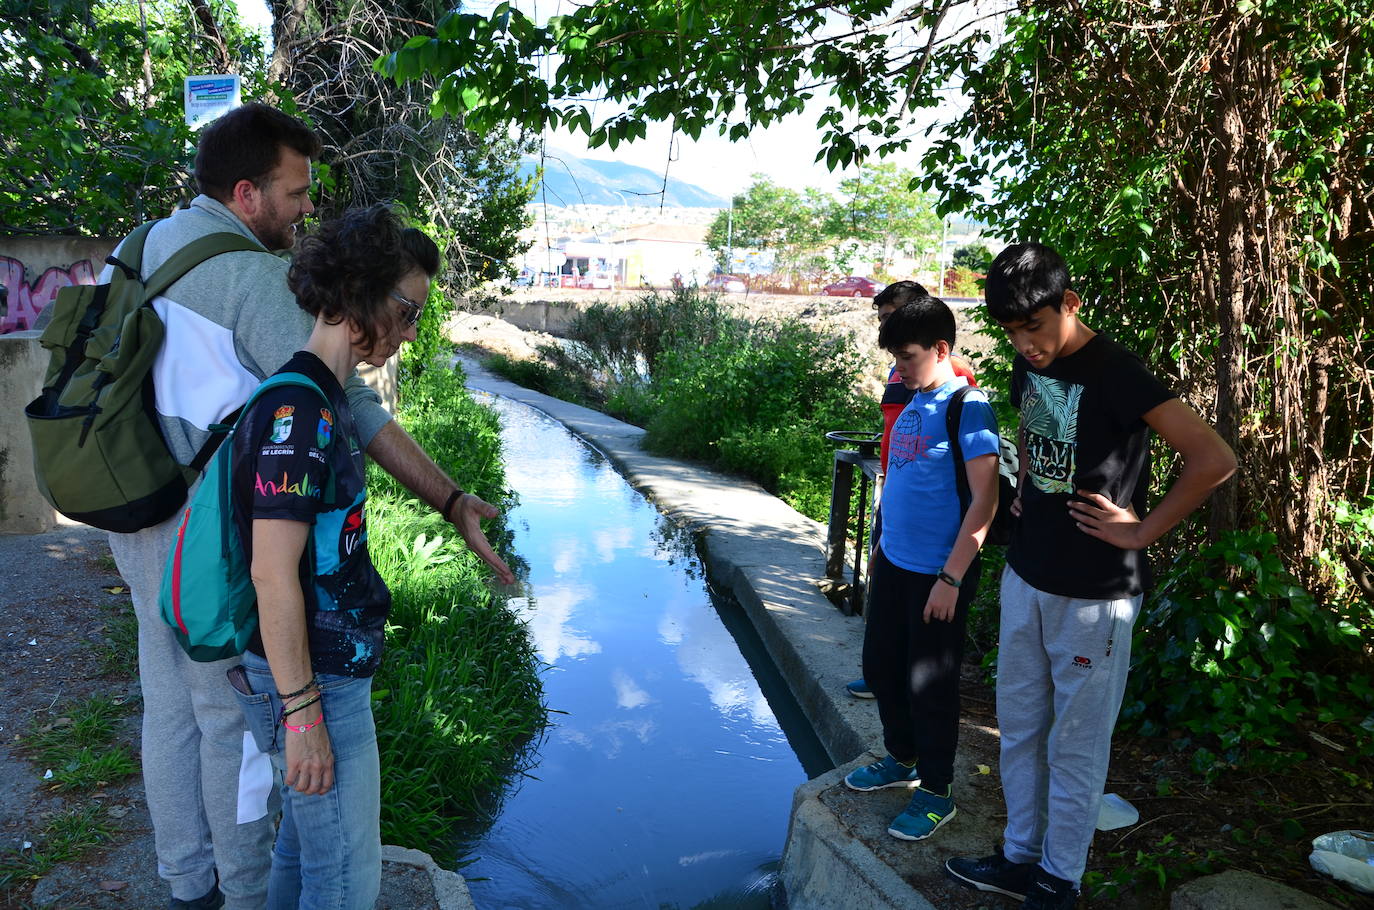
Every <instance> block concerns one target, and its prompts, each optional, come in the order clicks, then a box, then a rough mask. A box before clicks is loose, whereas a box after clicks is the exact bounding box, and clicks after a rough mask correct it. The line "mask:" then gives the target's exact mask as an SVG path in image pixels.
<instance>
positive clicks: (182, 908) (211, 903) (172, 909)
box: [167, 885, 224, 910]
mask: <svg viewBox="0 0 1374 910" xmlns="http://www.w3.org/2000/svg"><path fill="white" fill-rule="evenodd" d="M223 906H224V894H223V893H221V892H220V890H219V885H216V886H215V887H213V888H211V889H210V893H209V894H205V895H203V896H201V897H198V898H196V899H195V900H193V901H183V900H177V899H176V898H175V897H174V898H172V899H171V901H170V902H168V904H167V908H168V910H219V908H220V907H223Z"/></svg>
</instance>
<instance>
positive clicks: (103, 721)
mask: <svg viewBox="0 0 1374 910" xmlns="http://www.w3.org/2000/svg"><path fill="white" fill-rule="evenodd" d="M129 710H130V708H129V705H127V704H116V703H115V701H114V699H112V698H110V697H108V696H104V695H97V696H94V697H92V698H89V699H87V700H85V701H83V702H78V703H76V704H74V705H71V706H69V707H68V708H67V710H66V713H65V714H64V715H63V716H62V717H61V718H58V722H54V723H50V724H44V725H42V726H40V727H36V728H35V729H34V730H33V732H31V733H30V734H29V735H28V736H27V737H25V738H24V743H23V744H24V748H25V750H26V751H27V752H28V753H29V754H30V755H31V756H32V757H33V759H34V760H35V761H36V762H38V763H40V764H42V765H43V766H44V767H45V768H48V769H51V770H52V772H53V776H52V786H53V787H54V789H58V790H66V791H87V790H94V789H97V788H99V787H103V786H105V785H107V784H111V783H114V782H116V781H120V780H123V779H124V778H126V777H130V776H132V775H134V774H137V773H138V761H137V760H136V759H135V757H134V754H133V752H132V750H131V749H130V748H129V747H128V746H127V745H125V744H124V743H121V742H116V741H115V738H116V734H117V732H118V727H119V724H120V720H121V718H122V717H123V716H124V715H125V714H127V713H128V712H129Z"/></svg>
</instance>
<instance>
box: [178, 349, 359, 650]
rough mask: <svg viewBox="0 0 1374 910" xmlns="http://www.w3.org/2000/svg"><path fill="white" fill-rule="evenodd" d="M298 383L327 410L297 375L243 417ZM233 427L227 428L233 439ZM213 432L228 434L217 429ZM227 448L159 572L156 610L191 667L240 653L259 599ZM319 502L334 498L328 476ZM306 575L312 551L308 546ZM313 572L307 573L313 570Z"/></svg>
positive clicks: (283, 378)
mask: <svg viewBox="0 0 1374 910" xmlns="http://www.w3.org/2000/svg"><path fill="white" fill-rule="evenodd" d="M283 385H297V386H303V387H306V388H311V389H314V390H315V391H316V392H317V393H318V394H319V396H320V398H322V399H323V400H324V401H325V404H326V405H328V402H329V399H328V398H326V397H325V394H324V392H323V391H322V390H321V389H320V387H319V386H318V385H316V384H315V383H314V382H312V381H311V380H310V378H309V377H307V376H305V375H303V374H301V373H277V374H275V375H273V376H271V377H269V378H268V379H267V381H266V382H264V383H263V384H262V385H260V386H258V389H257V391H255V392H254V393H253V395H252V397H251V398H249V399H248V402H247V404H245V405H244V406H243V414H246V413H247V412H248V409H249V407H250V406H251V405H252V404H253V402H254V401H256V400H257V399H258V397H259V396H260V395H262V393H263V392H266V391H267V390H268V389H271V388H275V387H276V386H283ZM242 420H243V416H242V414H240V416H239V419H238V422H235V424H234V426H233V428H232V429H229V430H228V438H230V439H232V438H233V435H234V433H236V432H238V427H239V422H242ZM212 429H215V430H224V429H228V428H225V427H222V426H216V427H213V428H212ZM233 449H234V447H233V445H232V444H230V445H226V446H224V447H223V448H221V449H220V450H219V452H218V453H216V455H215V457H214V459H213V460H212V461H211V462H210V468H209V470H207V471H206V472H205V480H204V482H202V483H201V485H200V487H199V488H198V489H197V490H196V494H195V495H194V496H193V497H191V501H190V502H189V503H187V505H186V509H185V511H184V512H183V513H182V516H181V524H180V526H179V527H178V528H177V533H176V536H175V537H174V538H173V539H172V550H171V552H170V553H169V554H168V556H167V566H166V568H165V569H164V570H163V572H162V591H161V593H160V594H159V596H158V606H159V608H160V609H161V610H162V618H163V620H164V621H165V622H166V623H167V625H169V626H171V627H172V634H173V635H175V636H176V640H177V643H178V644H179V645H181V648H182V650H183V651H185V652H186V654H187V655H188V656H189V657H190V658H191V659H192V660H197V661H212V660H223V659H224V658H227V657H235V656H237V655H239V654H242V653H243V650H244V648H246V647H248V640H249V639H251V638H252V637H253V632H254V631H255V630H256V629H257V628H258V595H257V592H256V591H255V590H254V588H253V580H252V578H250V577H249V573H248V569H249V567H248V565H246V564H245V561H244V558H243V541H241V540H240V539H239V532H238V529H237V528H236V527H235V526H234V510H233V480H232V477H231V476H230V475H231V470H230V468H231V465H232V462H233V459H234V451H233ZM324 499H325V501H326V502H332V501H333V499H334V489H333V475H332V474H331V475H330V480H329V483H328V484H327V486H326V488H325V495H324ZM305 551H306V553H307V554H308V555H309V558H310V564H311V567H312V570H313V567H314V554H315V545H314V543H313V542H307V543H306V546H305ZM312 574H313V571H312Z"/></svg>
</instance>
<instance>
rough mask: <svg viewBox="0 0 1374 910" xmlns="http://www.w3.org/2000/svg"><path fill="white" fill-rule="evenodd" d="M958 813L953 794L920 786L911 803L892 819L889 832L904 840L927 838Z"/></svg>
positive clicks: (912, 796)
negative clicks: (932, 791)
mask: <svg viewBox="0 0 1374 910" xmlns="http://www.w3.org/2000/svg"><path fill="white" fill-rule="evenodd" d="M945 793H946V794H949V790H948V789H946V790H945ZM957 813H958V810H957V809H955V808H954V799H953V798H952V797H951V796H949V795H945V796H941V795H940V794H938V793H931V792H930V791H929V790H927V789H925V788H924V787H918V788H917V789H916V792H915V793H913V794H912V795H911V803H910V804H908V805H907V807H906V809H905V810H904V811H903V812H902V814H901V815H899V816H897V817H896V818H894V819H893V820H892V824H891V825H890V826H889V827H888V829H887V833H888V834H891V835H892V836H893V837H898V838H901V839H902V840H925V839H926V838H927V837H930V836H931V835H932V834H934V833H935V832H936V831H938V830H940V826H941V825H943V824H944V823H945V822H947V821H949V820H950V819H951V818H953V817H954V816H955V815H956V814H957Z"/></svg>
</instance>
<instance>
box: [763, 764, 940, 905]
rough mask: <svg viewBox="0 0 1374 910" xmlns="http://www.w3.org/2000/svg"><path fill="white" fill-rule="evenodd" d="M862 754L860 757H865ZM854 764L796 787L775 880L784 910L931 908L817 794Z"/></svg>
mask: <svg viewBox="0 0 1374 910" xmlns="http://www.w3.org/2000/svg"><path fill="white" fill-rule="evenodd" d="M866 758H867V756H865V759H866ZM858 764H859V763H858V762H855V763H852V764H850V765H846V766H844V767H841V768H837V769H836V770H834V771H831V772H830V773H829V774H823V775H821V776H820V777H818V778H816V779H815V780H813V781H809V782H807V783H805V784H802V785H801V786H800V787H798V788H797V793H796V796H795V797H794V798H793V800H792V824H791V827H790V828H789V829H788V832H787V846H786V848H784V850H783V852H782V868H781V870H780V871H779V876H780V877H781V879H782V881H783V882H784V883H785V886H786V889H787V910H831V908H835V907H844V908H845V910H891V908H894V907H902V908H908V910H934V905H933V904H931V903H930V901H928V900H926V899H925V898H924V897H922V896H921V895H919V894H916V893H915V892H914V891H913V890H912V888H911V886H910V885H908V884H907V883H906V881H904V880H903V879H902V877H901V876H900V875H898V874H897V873H896V872H895V871H894V870H893V869H892V868H890V867H889V866H887V865H886V864H884V863H880V862H876V861H875V858H874V855H873V852H872V851H871V850H870V849H869V848H868V846H867V845H866V844H864V843H863V842H862V841H861V840H859V839H858V838H856V837H855V836H854V833H853V832H852V831H850V830H849V829H848V828H846V827H845V826H844V825H843V824H841V822H840V818H839V816H838V815H836V814H835V812H834V811H833V810H832V809H831V808H830V807H829V806H827V805H826V804H825V803H823V802H822V801H821V795H822V794H823V793H824V792H825V791H827V790H829V789H831V788H833V787H835V786H837V785H841V784H840V782H841V781H842V780H843V779H844V775H845V774H847V773H848V772H849V771H850V770H851V769H852V768H853V767H855V766H857V765H858Z"/></svg>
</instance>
